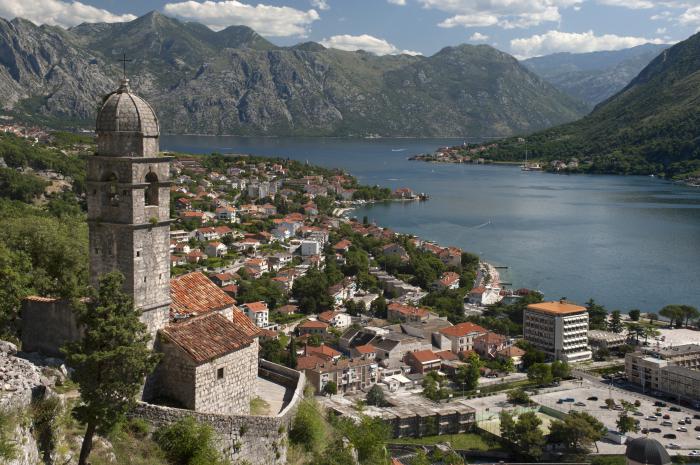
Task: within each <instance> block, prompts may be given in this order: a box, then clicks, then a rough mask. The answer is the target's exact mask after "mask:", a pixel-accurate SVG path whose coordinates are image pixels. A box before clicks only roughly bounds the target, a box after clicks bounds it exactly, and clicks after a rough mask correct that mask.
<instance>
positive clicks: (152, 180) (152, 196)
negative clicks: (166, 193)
mask: <svg viewBox="0 0 700 465" xmlns="http://www.w3.org/2000/svg"><path fill="white" fill-rule="evenodd" d="M146 182H147V183H148V187H147V188H146V199H145V200H146V205H158V176H157V175H156V173H154V172H153V171H149V172H148V174H147V175H146Z"/></svg>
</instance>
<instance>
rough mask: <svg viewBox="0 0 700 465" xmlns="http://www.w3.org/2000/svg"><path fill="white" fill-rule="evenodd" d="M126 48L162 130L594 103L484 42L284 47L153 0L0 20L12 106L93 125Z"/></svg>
mask: <svg viewBox="0 0 700 465" xmlns="http://www.w3.org/2000/svg"><path fill="white" fill-rule="evenodd" d="M123 53H126V55H127V58H128V59H130V60H132V61H130V62H128V65H127V66H128V68H127V70H128V74H129V77H130V78H131V80H132V88H134V89H135V91H136V92H138V93H139V94H141V95H143V96H144V97H145V98H147V99H148V100H149V102H151V103H152V104H153V105H154V106H155V108H156V110H157V112H158V115H159V117H160V121H161V125H162V129H163V131H164V132H171V133H173V132H174V133H208V134H240V135H280V136H282V135H313V136H317V135H329V136H367V135H373V134H378V135H382V136H463V135H496V136H507V135H511V134H515V133H523V132H531V131H534V130H537V129H542V128H546V127H550V126H553V125H555V124H560V123H563V122H567V121H572V120H575V119H576V118H578V117H580V116H582V115H583V114H584V112H585V108H584V106H583V105H581V104H580V103H579V102H576V101H574V100H573V99H571V98H569V97H568V96H566V95H564V94H563V93H562V92H560V91H558V90H557V89H555V88H554V87H553V86H551V85H550V84H548V83H546V82H545V81H543V80H542V79H541V78H539V77H538V76H536V75H535V74H534V73H532V72H530V71H528V70H527V69H526V68H525V67H523V66H522V65H521V64H519V63H518V62H517V60H515V59H514V58H513V57H511V56H510V55H507V54H505V53H503V52H500V51H498V50H496V49H494V48H491V47H488V46H484V45H481V46H471V45H461V46H457V47H447V48H445V49H443V50H441V51H440V52H439V53H437V54H435V55H433V56H431V57H422V56H409V55H388V56H376V55H373V54H370V53H366V52H362V51H358V52H348V51H341V50H335V49H326V48H325V47H323V46H322V45H320V44H317V43H313V42H307V43H303V44H299V45H296V46H292V47H278V46H276V45H274V44H272V43H270V42H269V41H267V40H266V39H264V38H263V37H261V36H260V35H258V34H257V33H256V32H255V31H253V30H252V29H250V28H247V27H245V26H232V27H229V28H227V29H224V30H221V31H218V32H215V31H212V30H210V29H209V28H207V27H205V26H203V25H201V24H197V23H183V22H181V21H178V20H176V19H173V18H170V17H167V16H163V15H161V14H159V13H156V12H152V13H149V14H147V15H145V16H142V17H140V18H137V19H136V20H134V21H131V22H128V23H111V24H82V25H79V26H76V27H74V28H71V29H69V30H64V29H60V28H56V27H47V26H35V25H33V24H32V23H30V22H28V21H24V20H21V19H16V20H13V21H9V22H8V21H4V20H2V21H0V91H3V92H4V93H3V95H5V96H6V99H5V100H4V107H5V110H6V111H8V112H10V113H11V114H13V115H15V116H17V117H19V118H22V119H33V120H35V121H40V122H43V123H46V124H49V125H56V124H64V125H81V126H91V125H92V124H93V119H94V115H95V110H96V108H97V106H98V104H99V101H100V98H101V97H102V95H104V94H105V93H107V92H109V91H110V90H111V89H114V88H115V86H116V84H117V83H116V81H117V79H118V78H119V76H120V75H121V63H120V62H119V59H120V58H121V57H122V54H123Z"/></svg>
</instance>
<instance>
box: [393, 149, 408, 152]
mask: <svg viewBox="0 0 700 465" xmlns="http://www.w3.org/2000/svg"><path fill="white" fill-rule="evenodd" d="M405 150H406V149H391V151H392V152H403V151H405Z"/></svg>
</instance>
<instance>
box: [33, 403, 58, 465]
mask: <svg viewBox="0 0 700 465" xmlns="http://www.w3.org/2000/svg"><path fill="white" fill-rule="evenodd" d="M61 410H62V406H61V400H60V399H59V398H58V397H48V398H45V399H41V400H38V401H36V402H34V403H33V404H32V410H31V413H32V424H33V426H34V436H35V437H36V441H37V445H38V446H39V450H40V451H41V454H42V456H43V458H44V461H45V462H47V463H49V462H50V461H51V454H52V453H53V451H54V449H55V448H56V434H57V430H58V422H59V418H60V416H61Z"/></svg>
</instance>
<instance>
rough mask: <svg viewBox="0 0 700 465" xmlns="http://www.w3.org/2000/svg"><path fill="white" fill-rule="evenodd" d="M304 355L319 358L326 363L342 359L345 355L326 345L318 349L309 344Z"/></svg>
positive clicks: (305, 347)
mask: <svg viewBox="0 0 700 465" xmlns="http://www.w3.org/2000/svg"><path fill="white" fill-rule="evenodd" d="M304 355H308V356H314V357H318V358H320V359H323V360H324V361H336V360H338V359H340V357H341V356H342V355H343V354H341V353H340V352H338V351H337V350H335V349H334V348H332V347H328V346H327V345H325V344H321V345H320V346H318V347H316V346H310V345H308V344H307V345H305V346H304Z"/></svg>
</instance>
